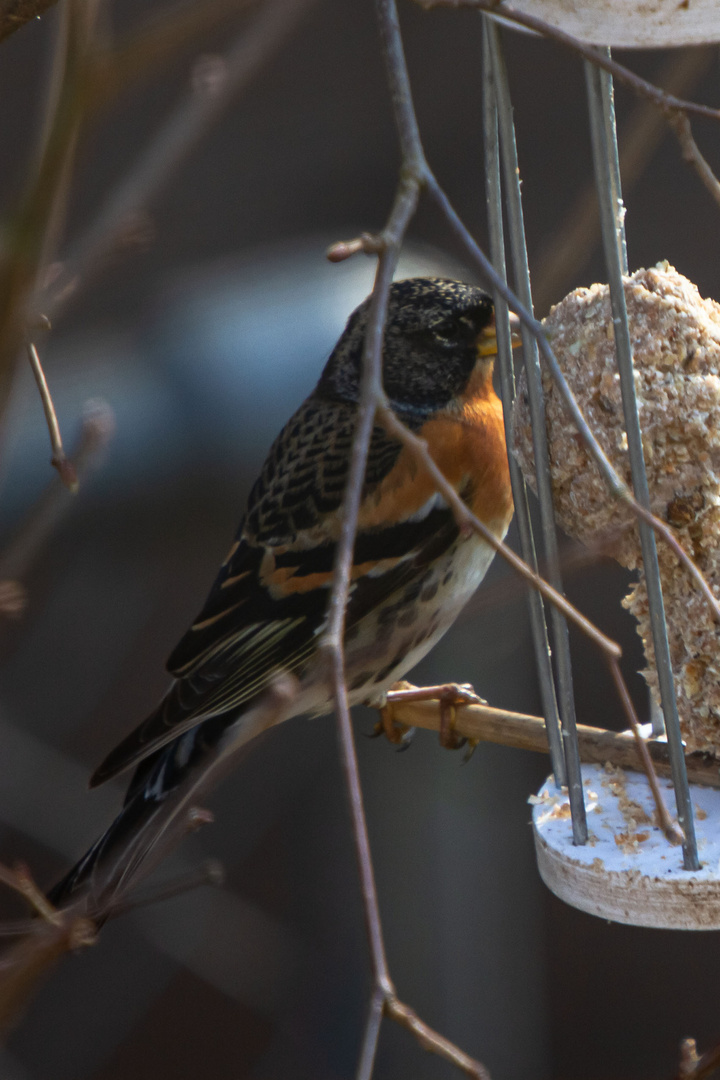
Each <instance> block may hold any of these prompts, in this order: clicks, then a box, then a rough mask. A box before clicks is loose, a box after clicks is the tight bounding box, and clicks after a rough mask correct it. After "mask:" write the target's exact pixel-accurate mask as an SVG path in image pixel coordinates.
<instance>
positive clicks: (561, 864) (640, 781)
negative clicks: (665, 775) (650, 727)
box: [530, 765, 720, 930]
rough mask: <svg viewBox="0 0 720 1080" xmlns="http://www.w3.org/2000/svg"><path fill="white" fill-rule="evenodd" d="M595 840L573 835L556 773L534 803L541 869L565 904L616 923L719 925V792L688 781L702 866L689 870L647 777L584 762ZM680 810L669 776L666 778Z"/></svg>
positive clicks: (670, 801)
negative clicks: (659, 815) (658, 814)
mask: <svg viewBox="0 0 720 1080" xmlns="http://www.w3.org/2000/svg"><path fill="white" fill-rule="evenodd" d="M582 776H583V791H584V793H585V806H586V810H587V822H588V832H589V839H588V842H587V844H585V845H584V846H582V847H579V846H575V845H574V844H573V841H572V826H571V820H570V804H569V802H568V796H567V792H563V791H559V790H558V789H557V788H556V787H555V784H554V780H553V778H552V777H550V778H549V780H548V781H546V783H545V784H544V785H543V787H542V788H541V789H540V792H539V793H538V795H536V796H535V795H533V796H531V797H530V801H531V802H532V803H533V832H534V835H535V850H536V854H537V860H538V868H539V870H540V876H541V877H542V879H543V881H544V882H545V884H546V885H547V886H548V888H549V889H550V890H551V891H552V892H554V893H555V895H556V896H558V897H560V899H561V900H564V901H565V902H566V903H567V904H571V905H572V906H573V907H576V908H580V910H581V911H587V912H588V913H589V914H591V915H598V916H599V917H600V918H602V919H610V920H612V921H613V922H619V923H628V924H630V925H632V926H652V927H655V928H656V929H661V930H718V929H720V791H718V790H716V789H714V788H708V787H700V786H699V785H697V784H691V785H690V794H691V798H692V804H693V809H694V811H695V830H696V834H697V841H698V854H699V857H700V869H699V870H697V871H688V870H685V869H683V855H682V848H681V847H679V846H673V845H672V844H671V843H670V842H669V841H668V840H667V839H666V838H665V836H664V834H663V833H662V831H661V830H660V829H659V828H658V827H657V825H656V824H655V820H654V803H653V798H652V794H651V792H650V787H649V785H648V782H647V779H646V777H645V776H644V775H643V774H642V773H635V772H630V771H629V770H623V769H619V768H615V767H610V766H606V767H605V768H603V767H602V766H601V765H583V767H582ZM660 786H661V789H662V790H663V794H664V795H665V796H666V805H667V807H668V809H669V810H670V812H671V814H672V813H674V802H675V800H674V794H673V791H672V787H671V786H670V784H669V781H667V780H662V779H661V781H660Z"/></svg>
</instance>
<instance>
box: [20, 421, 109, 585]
mask: <svg viewBox="0 0 720 1080" xmlns="http://www.w3.org/2000/svg"><path fill="white" fill-rule="evenodd" d="M114 431H115V418H114V416H113V413H112V412H111V410H110V407H109V406H108V405H106V404H105V403H104V402H100V401H95V402H91V403H89V404H88V405H87V406H86V409H85V416H84V418H83V422H82V428H81V431H80V436H79V438H78V441H77V445H76V446H75V447H74V448H73V451H72V453H71V455H70V458H69V461H68V464H69V465H70V466H71V467H72V469H73V470H74V471H75V474H76V475H77V476H78V477H79V478H80V479H82V477H83V476H85V475H86V473H87V472H88V471H89V470H90V469H91V468H92V467H93V466H94V465H96V464H97V462H98V459H99V458H100V457H101V456H102V453H103V451H104V450H105V448H106V446H107V444H108V442H109V441H110V439H111V438H112V435H113V433H114ZM73 504H74V503H73V499H72V498H70V496H69V494H68V491H67V489H66V487H65V486H64V485H63V484H62V482H61V480H60V478H59V477H54V478H53V479H52V480H51V482H50V483H49V484H48V485H47V487H46V489H45V491H44V492H43V494H42V495H41V496H40V498H39V499H38V501H37V502H36V503H35V505H34V506H33V507H32V509H31V510H30V512H29V513H28V514H27V516H26V517H25V518H24V519H23V520H22V521H21V523H20V525H19V527H18V529H17V531H16V533H15V534H14V535H13V537H12V539H11V540H10V542H9V543H8V545H7V547H6V548H5V550H4V551H2V552H0V581H7V580H16V579H17V578H22V577H24V576H25V575H26V574H27V572H28V570H29V568H30V566H31V565H32V563H33V561H34V560H35V559H36V558H37V555H38V553H39V552H40V550H41V549H42V547H43V545H44V544H45V543H46V542H47V540H48V538H49V536H50V535H51V534H52V532H53V530H54V529H56V528H57V525H58V522H59V520H60V518H61V517H62V516H63V514H66V513H67V512H68V510H69V509H70V507H71V506H72V505H73Z"/></svg>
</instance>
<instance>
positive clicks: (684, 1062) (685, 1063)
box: [675, 1039, 720, 1080]
mask: <svg viewBox="0 0 720 1080" xmlns="http://www.w3.org/2000/svg"><path fill="white" fill-rule="evenodd" d="M717 1069H720V1045H718V1046H714V1047H713V1048H712V1050H707V1051H706V1052H705V1053H704V1054H700V1055H699V1054H698V1052H697V1044H696V1042H695V1040H694V1039H683V1041H682V1043H681V1044H680V1068H679V1070H678V1073H677V1076H676V1078H675V1080H705V1077H706V1076H712V1074H713V1073H714V1072H715V1071H716V1070H717Z"/></svg>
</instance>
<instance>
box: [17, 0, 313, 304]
mask: <svg viewBox="0 0 720 1080" xmlns="http://www.w3.org/2000/svg"><path fill="white" fill-rule="evenodd" d="M314 2H315V0H266V3H264V4H263V6H262V7H261V8H260V11H259V12H258V14H257V15H256V16H255V19H254V21H253V22H252V23H251V24H250V26H249V27H247V28H246V29H245V30H244V31H243V32H242V33H241V34H240V35H239V36H238V37H237V39H236V40H235V42H234V44H233V45H232V46H231V48H230V49H229V51H228V52H227V53H226V55H225V56H224V57H223V58H221V59H219V61H218V72H217V74H218V77H217V78H215V79H213V80H212V83H211V84H210V85H203V83H202V81H201V80H198V81H197V84H196V86H195V88H194V90H193V91H192V92H191V93H190V95H189V97H188V98H187V99H186V100H185V101H184V102H183V103H182V104H181V105H180V106H179V107H178V108H177V110H176V112H175V113H174V114H173V116H171V118H170V120H168V121H167V123H166V124H165V125H164V127H163V128H162V129H161V130H160V131H159V132H158V134H157V135H156V136H155V138H154V140H153V142H152V144H151V146H150V149H149V150H148V151H147V152H146V154H145V155H144V156H143V157H141V158H140V160H139V161H138V162H137V163H136V164H135V165H134V166H133V167H132V168H131V169H130V170H129V172H128V173H127V175H126V176H125V178H124V179H123V180H121V181H120V183H119V184H118V185H117V186H116V188H115V189H114V191H113V192H112V193H111V195H110V197H109V198H108V199H107V201H106V202H105V204H104V206H103V207H102V208H101V210H100V212H99V214H98V216H97V217H96V219H95V221H94V222H92V224H91V225H90V226H89V227H88V228H87V230H86V231H85V233H84V234H83V235H82V236H81V237H80V238H79V239H78V240H77V241H76V242H75V243H74V244H73V245H72V247H71V248H70V250H69V252H68V254H67V256H66V257H65V259H64V260H63V265H62V269H61V272H60V274H59V275H58V276H57V278H56V279H55V280H54V281H53V282H52V285H51V286H49V287H48V288H47V289H46V290H45V291H44V292H43V293H41V295H40V297H39V298H38V300H37V306H38V309H39V310H42V311H44V312H45V313H46V314H48V315H50V316H51V317H52V316H55V315H57V313H58V312H59V311H61V310H63V309H64V307H65V306H66V305H67V302H68V301H69V299H70V297H71V296H73V295H74V294H76V293H77V291H78V289H79V287H80V286H81V285H82V284H84V283H85V281H86V279H87V277H88V275H89V273H90V271H91V270H92V269H94V268H95V267H97V265H98V263H99V262H101V260H102V259H103V258H104V257H106V256H107V255H108V254H109V253H110V252H112V250H113V249H114V247H115V246H116V244H117V241H118V239H120V238H121V237H122V235H123V233H124V231H125V230H126V228H127V223H128V222H132V221H134V220H137V218H138V216H140V215H142V214H143V213H144V212H145V210H146V208H147V207H148V206H149V204H150V203H152V201H153V200H154V199H156V198H157V197H158V195H159V194H160V192H161V191H162V189H163V187H164V186H165V185H166V184H167V183H168V181H169V180H170V179H171V177H172V175H173V173H174V172H175V170H176V169H177V168H178V167H179V165H180V164H181V163H182V161H183V160H184V159H185V158H186V157H187V156H188V155H189V154H190V153H191V152H192V150H193V149H194V148H195V146H196V145H197V143H198V142H199V141H200V139H201V138H202V137H203V136H204V135H205V134H206V133H207V132H208V131H209V129H210V127H211V126H212V124H213V123H215V121H216V120H217V119H218V118H219V117H220V115H221V113H222V111H223V109H225V108H226V107H227V106H228V105H229V104H230V102H231V101H233V100H234V99H235V98H236V97H237V95H238V94H239V93H241V91H242V90H244V89H245V88H246V87H247V86H248V85H249V83H250V82H251V81H252V79H253V78H254V77H255V76H256V75H257V73H258V72H259V71H260V70H261V69H262V67H263V65H264V64H265V63H267V61H268V59H269V58H270V57H271V56H272V55H273V54H274V53H275V52H276V51H277V50H278V49H280V48H281V47H282V45H284V43H285V42H286V40H287V39H288V37H290V35H291V34H292V32H293V31H294V30H295V27H296V25H297V23H298V21H299V19H300V18H301V17H302V15H304V13H305V12H306V11H307V10H308V8H309V7H310V6H311V5H312V3H314Z"/></svg>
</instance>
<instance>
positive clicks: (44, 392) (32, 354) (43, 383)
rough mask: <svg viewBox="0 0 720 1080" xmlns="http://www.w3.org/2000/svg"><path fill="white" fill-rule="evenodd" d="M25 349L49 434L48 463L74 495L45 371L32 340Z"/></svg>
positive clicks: (75, 485) (74, 477) (69, 464)
mask: <svg viewBox="0 0 720 1080" xmlns="http://www.w3.org/2000/svg"><path fill="white" fill-rule="evenodd" d="M27 351H28V359H29V360H30V367H31V368H32V373H33V375H34V376H35V382H36V383H37V388H38V391H39V393H40V400H41V401H42V407H43V412H44V413H45V420H46V421H47V426H48V434H49V435H50V449H51V450H52V457H51V458H50V464H51V465H53V466H54V467H55V468H56V469H57V471H58V473H59V474H60V479H61V480H62V482H63V484H64V485H65V487H66V488H67V489H68V491H71V492H72V493H73V495H74V494H76V492H77V490H78V478H77V473H76V472H75V469H74V467H73V464H72V462H71V461H68V459H67V457H66V456H65V448H64V446H63V441H62V435H61V434H60V425H59V424H58V418H57V413H56V412H55V406H54V405H53V400H52V398H51V396H50V390H49V388H48V384H47V379H46V378H45V372H44V371H43V367H42V364H41V363H40V357H39V356H38V351H37V349H36V347H35V345H34V343H33V342H32V341H28V343H27Z"/></svg>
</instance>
